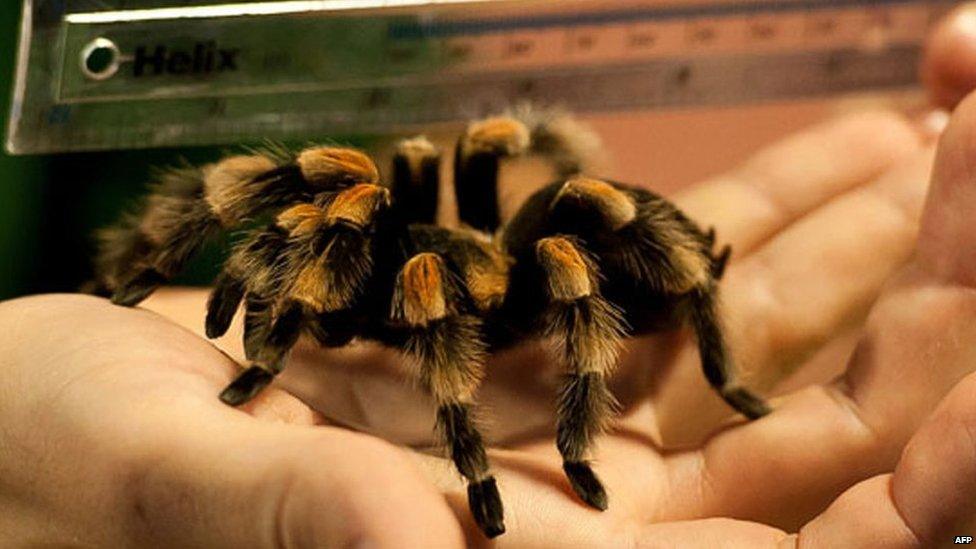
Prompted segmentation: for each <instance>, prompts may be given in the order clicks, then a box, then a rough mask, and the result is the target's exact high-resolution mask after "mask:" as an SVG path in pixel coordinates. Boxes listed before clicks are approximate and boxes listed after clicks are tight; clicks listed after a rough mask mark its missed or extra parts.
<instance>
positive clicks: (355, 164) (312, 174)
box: [296, 147, 380, 185]
mask: <svg viewBox="0 0 976 549" xmlns="http://www.w3.org/2000/svg"><path fill="white" fill-rule="evenodd" d="M296 163H297V164H298V168H299V170H301V172H302V177H304V178H305V181H307V182H309V183H310V184H312V185H332V184H336V183H379V180H380V173H379V170H378V169H377V168H376V164H375V163H374V162H373V160H372V159H371V158H370V157H368V156H366V154H364V153H363V152H361V151H357V150H356V149H347V148H340V147H315V148H311V149H305V150H304V151H302V152H301V153H299V155H298V158H297V159H296Z"/></svg>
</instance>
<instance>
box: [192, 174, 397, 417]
mask: <svg viewBox="0 0 976 549" xmlns="http://www.w3.org/2000/svg"><path fill="white" fill-rule="evenodd" d="M389 205H390V195H389V191H388V190H387V189H385V188H383V187H380V186H378V185H372V184H366V183H363V184H358V185H354V186H352V187H349V188H348V189H346V190H343V191H340V192H337V193H334V196H332V197H330V198H329V199H328V200H326V201H325V203H324V205H323V206H322V207H320V206H318V205H316V204H299V205H296V206H293V207H292V208H289V209H288V210H285V211H284V212H282V213H281V214H280V215H279V216H278V219H277V221H276V224H275V225H274V226H273V227H271V228H269V229H266V230H265V231H264V232H263V233H260V234H258V235H256V236H255V237H253V238H252V241H251V242H252V243H256V244H254V245H245V246H243V247H242V248H241V250H240V253H235V254H234V255H232V256H231V259H230V260H229V261H228V266H227V268H226V269H225V273H226V274H227V275H228V276H227V277H226V278H224V277H222V280H245V281H246V282H245V284H246V288H247V289H246V291H247V295H249V296H250V295H253V296H256V299H255V302H254V303H256V304H258V305H259V307H258V308H257V309H251V308H249V310H248V311H247V313H246V314H247V315H248V316H250V315H251V314H254V315H256V320H255V322H256V323H257V327H256V328H254V329H253V331H252V332H251V333H247V332H245V349H246V351H247V353H248V355H249V356H248V358H249V360H252V362H253V364H252V365H251V366H250V367H249V368H248V369H247V370H245V371H244V372H243V373H242V374H241V375H240V376H239V377H238V378H237V379H236V380H234V381H233V382H232V383H231V384H230V385H229V386H228V387H227V389H225V390H224V392H223V393H222V394H221V400H223V401H224V402H225V403H227V404H230V405H235V406H236V405H239V404H243V403H244V402H247V401H248V400H250V399H251V398H253V397H254V396H256V395H257V394H258V392H259V391H260V390H261V389H262V388H264V387H265V386H267V385H268V383H270V382H271V380H272V379H273V378H274V376H275V375H277V374H278V373H280V372H281V370H282V368H283V367H284V358H285V356H286V355H287V353H288V351H289V350H290V349H291V347H292V346H293V345H294V344H295V342H296V341H297V339H298V336H299V334H300V332H301V331H302V329H303V328H304V327H305V326H307V325H308V324H309V322H312V321H314V320H317V319H319V318H320V317H321V316H322V315H329V314H341V313H342V312H343V311H347V310H349V309H351V308H353V307H354V306H355V305H356V302H357V300H358V299H359V297H360V296H361V294H362V292H363V289H364V286H365V284H366V281H367V279H368V278H369V276H370V275H371V272H372V268H373V258H372V250H371V238H372V236H371V234H370V227H371V226H372V225H373V223H374V222H375V220H376V218H377V216H378V215H379V214H380V213H381V212H382V211H385V210H386V209H387V208H388V207H389ZM282 235H286V240H285V242H284V243H283V244H282V243H281V241H280V239H281V236H282ZM248 274H249V275H250V276H247V275H248ZM224 294H225V292H224V288H223V287H222V286H219V285H218V287H217V288H215V289H214V293H213V297H212V298H211V301H210V308H209V311H208V334H213V335H219V334H221V333H223V331H225V330H226V328H227V324H229V320H227V317H226V316H223V317H220V321H219V322H218V317H219V315H220V314H221V312H223V311H226V310H228V309H229V308H230V307H229V305H228V304H226V303H224V302H221V301H220V298H221V297H222V296H223V295H224ZM231 296H232V297H237V294H236V293H232V294H231ZM238 301H239V298H238ZM268 303H270V304H271V305H270V306H266V307H265V305H266V304H268ZM235 307H236V305H235ZM261 307H264V309H263V310H262V308H261ZM272 315H274V316H273V319H272ZM211 318H213V322H212V323H211ZM210 326H213V327H214V328H215V330H214V331H213V332H210V331H209V327H210ZM317 337H318V336H317ZM320 340H321V339H320Z"/></svg>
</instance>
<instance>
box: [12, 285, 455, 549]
mask: <svg viewBox="0 0 976 549" xmlns="http://www.w3.org/2000/svg"><path fill="white" fill-rule="evenodd" d="M0 333H2V334H3V337H0V380H2V381H0V546H3V547H72V546H74V547H208V548H221V547H227V548H240V547H347V546H361V545H363V544H365V545H367V546H378V547H459V546H461V531H460V528H459V527H458V525H457V522H456V521H455V519H454V517H453V515H452V514H451V512H450V510H449V509H448V507H447V505H446V504H445V502H444V499H443V498H442V497H441V496H440V494H438V493H437V491H436V490H435V489H434V488H433V487H432V486H431V485H430V483H429V482H428V481H427V480H426V479H425V478H424V477H423V476H422V474H421V472H420V471H419V469H418V468H417V467H416V466H415V464H413V463H411V462H410V460H409V459H408V458H407V453H406V451H404V450H402V449H399V448H397V447H395V446H392V445H390V444H387V443H385V442H382V441H380V440H378V439H375V438H373V437H369V436H365V435H360V434H356V433H352V432H350V431H347V430H343V429H336V428H333V427H328V426H321V425H319V424H320V423H321V421H320V417H319V416H318V415H317V414H315V413H313V412H312V411H311V410H309V408H308V407H307V406H305V405H303V404H302V403H301V402H299V401H298V400H297V399H295V398H294V397H292V396H290V395H288V394H286V393H285V392H284V391H281V390H280V389H275V388H272V389H270V390H269V392H268V394H267V396H266V397H265V398H264V399H263V400H262V403H261V404H260V405H256V406H254V407H252V408H249V409H247V410H246V411H241V410H236V409H232V408H228V407H227V406H225V405H223V404H222V403H220V401H219V400H217V398H216V394H217V392H218V391H219V388H220V386H221V385H224V384H226V381H227V380H228V379H229V378H230V377H232V376H233V375H234V371H235V369H236V366H235V365H234V363H233V362H232V361H231V360H230V359H228V358H227V357H226V356H225V355H223V354H222V353H221V352H220V351H218V350H217V349H215V348H214V347H213V346H212V345H210V344H209V343H207V342H206V341H205V340H203V339H202V338H200V337H198V336H196V335H194V334H192V333H190V332H189V331H187V330H185V329H183V328H181V327H179V326H176V325H174V324H173V323H172V322H170V321H168V320H166V319H164V318H162V317H160V316H159V315H157V314H154V313H151V312H148V311H144V310H138V309H125V308H121V307H116V306H113V305H110V304H109V303H108V302H107V301H105V300H101V299H96V298H93V297H87V296H42V297H32V298H25V299H19V300H14V301H9V302H6V303H3V304H0Z"/></svg>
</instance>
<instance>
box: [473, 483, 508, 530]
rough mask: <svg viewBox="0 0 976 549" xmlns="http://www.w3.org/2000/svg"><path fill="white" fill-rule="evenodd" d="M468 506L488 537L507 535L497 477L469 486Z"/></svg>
mask: <svg viewBox="0 0 976 549" xmlns="http://www.w3.org/2000/svg"><path fill="white" fill-rule="evenodd" d="M468 506H469V507H470V508H471V514H472V515H473V516H474V521H475V522H476V523H478V528H481V531H482V532H484V533H485V535H486V536H488V537H489V538H495V537H498V536H500V535H502V534H504V533H505V511H504V509H503V508H502V498H501V496H500V495H499V494H498V485H497V484H496V483H495V477H488V478H486V479H485V480H482V481H481V482H475V483H472V484H469V485H468Z"/></svg>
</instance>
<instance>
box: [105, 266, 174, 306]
mask: <svg viewBox="0 0 976 549" xmlns="http://www.w3.org/2000/svg"><path fill="white" fill-rule="evenodd" d="M165 282H166V277H164V276H163V275H162V274H161V273H159V272H157V271H155V270H153V269H147V270H145V271H142V272H141V273H139V274H138V275H136V276H135V277H134V278H132V279H131V280H129V281H128V282H126V283H125V284H123V285H121V286H119V287H118V288H117V289H116V290H115V293H113V294H112V303H115V304H116V305H121V306H123V307H134V306H135V305H138V304H139V303H140V302H142V301H143V300H144V299H146V298H147V297H149V294H151V293H153V291H155V290H156V288H158V287H159V286H161V285H162V284H164V283H165Z"/></svg>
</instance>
